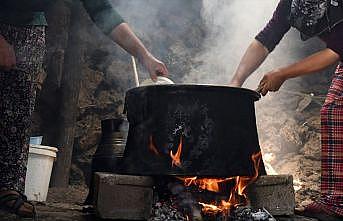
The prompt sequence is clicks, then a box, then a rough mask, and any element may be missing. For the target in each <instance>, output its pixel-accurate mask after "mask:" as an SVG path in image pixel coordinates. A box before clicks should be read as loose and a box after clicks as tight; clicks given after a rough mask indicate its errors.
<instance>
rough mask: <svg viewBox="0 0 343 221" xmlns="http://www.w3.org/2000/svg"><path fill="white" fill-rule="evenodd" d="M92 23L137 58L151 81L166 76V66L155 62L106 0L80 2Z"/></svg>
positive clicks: (83, 0) (157, 61)
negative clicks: (147, 72) (159, 76)
mask: <svg viewBox="0 0 343 221" xmlns="http://www.w3.org/2000/svg"><path fill="white" fill-rule="evenodd" d="M82 2H83V4H84V6H85V8H86V10H87V12H88V14H89V15H90V17H91V19H92V20H93V21H94V23H95V24H96V25H97V26H98V27H99V28H100V29H101V30H102V31H103V32H104V34H106V35H109V37H110V38H111V39H112V40H113V41H114V42H116V43H117V44H119V45H120V46H121V47H122V48H123V49H124V50H126V51H127V52H128V53H130V54H131V55H133V56H135V57H137V58H138V59H139V60H140V61H141V62H142V63H143V65H144V66H145V67H146V68H147V70H148V71H149V73H150V76H151V78H152V79H153V80H156V77H157V76H158V75H162V76H166V75H168V70H167V68H166V66H165V65H164V64H163V63H162V62H161V61H159V60H157V59H156V58H155V57H154V56H153V55H152V54H151V53H150V52H149V51H148V50H147V49H146V47H145V46H144V45H143V43H142V42H141V41H140V40H139V39H138V37H137V36H136V35H135V34H134V32H133V31H132V30H131V29H130V27H129V25H128V24H127V23H126V22H125V21H124V19H123V18H122V17H121V16H120V15H119V14H118V13H117V11H116V10H115V9H114V8H113V7H112V5H111V3H110V2H109V1H108V0H96V1H95V0H82Z"/></svg>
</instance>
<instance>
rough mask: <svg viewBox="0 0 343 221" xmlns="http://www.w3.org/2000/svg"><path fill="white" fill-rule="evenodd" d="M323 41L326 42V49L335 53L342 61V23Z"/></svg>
mask: <svg viewBox="0 0 343 221" xmlns="http://www.w3.org/2000/svg"><path fill="white" fill-rule="evenodd" d="M323 40H324V41H325V42H326V44H327V48H329V49H331V50H333V51H334V52H336V53H337V54H338V55H339V56H340V58H341V61H343V22H342V23H340V24H338V25H337V26H335V27H334V29H333V30H332V32H330V33H328V34H327V35H326V36H325V37H324V38H323Z"/></svg>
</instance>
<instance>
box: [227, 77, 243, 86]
mask: <svg viewBox="0 0 343 221" xmlns="http://www.w3.org/2000/svg"><path fill="white" fill-rule="evenodd" d="M243 83H244V80H242V79H238V78H233V79H232V80H231V81H230V85H231V86H234V87H241V86H242V85H243Z"/></svg>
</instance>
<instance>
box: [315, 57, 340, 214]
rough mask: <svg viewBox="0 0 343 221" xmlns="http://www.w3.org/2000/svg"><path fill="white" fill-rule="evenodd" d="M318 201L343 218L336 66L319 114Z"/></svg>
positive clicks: (338, 94)
mask: <svg viewBox="0 0 343 221" xmlns="http://www.w3.org/2000/svg"><path fill="white" fill-rule="evenodd" d="M320 114H321V135H322V176H321V194H322V196H321V199H320V200H319V201H318V202H316V204H317V206H320V207H321V208H322V209H323V210H325V211H327V212H328V213H334V214H336V215H340V216H343V64H341V65H339V66H338V68H337V70H336V73H335V76H334V79H333V80H332V84H331V87H330V89H329V93H328V95H327V98H326V100H325V103H324V105H323V107H322V110H321V113H320Z"/></svg>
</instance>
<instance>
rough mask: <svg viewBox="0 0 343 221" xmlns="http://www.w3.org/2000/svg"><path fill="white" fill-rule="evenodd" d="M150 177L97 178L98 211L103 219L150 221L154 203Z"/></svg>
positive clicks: (99, 175) (111, 175)
mask: <svg viewBox="0 0 343 221" xmlns="http://www.w3.org/2000/svg"><path fill="white" fill-rule="evenodd" d="M152 185H153V180H152V178H150V177H143V176H127V175H117V174H110V173H96V174H95V209H96V213H97V216H98V217H100V218H102V219H122V220H147V219H148V218H149V217H150V213H151V209H152V200H153V190H152Z"/></svg>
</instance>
